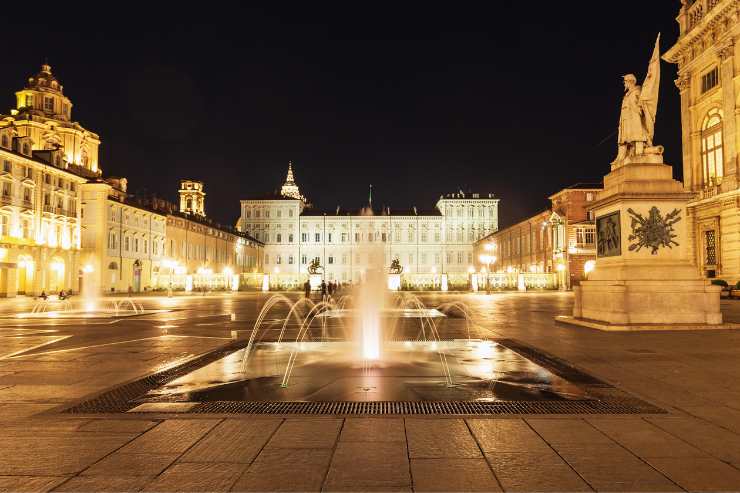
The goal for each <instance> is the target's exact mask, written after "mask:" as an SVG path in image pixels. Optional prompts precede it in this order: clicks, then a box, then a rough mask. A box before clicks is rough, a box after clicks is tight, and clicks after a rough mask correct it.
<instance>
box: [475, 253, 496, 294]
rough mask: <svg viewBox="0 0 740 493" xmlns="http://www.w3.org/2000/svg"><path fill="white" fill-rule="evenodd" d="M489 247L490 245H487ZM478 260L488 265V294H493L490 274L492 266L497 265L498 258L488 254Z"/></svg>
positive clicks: (482, 255)
mask: <svg viewBox="0 0 740 493" xmlns="http://www.w3.org/2000/svg"><path fill="white" fill-rule="evenodd" d="M486 246H489V245H486ZM478 259H479V260H480V261H481V263H482V264H486V294H488V293H490V292H491V287H490V272H491V264H495V263H496V256H495V255H488V254H485V253H484V254H481V255H480V257H478Z"/></svg>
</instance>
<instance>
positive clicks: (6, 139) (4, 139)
mask: <svg viewBox="0 0 740 493" xmlns="http://www.w3.org/2000/svg"><path fill="white" fill-rule="evenodd" d="M2 146H3V147H10V143H9V142H8V136H7V135H3V141H2Z"/></svg>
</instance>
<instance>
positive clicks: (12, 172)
mask: <svg viewBox="0 0 740 493" xmlns="http://www.w3.org/2000/svg"><path fill="white" fill-rule="evenodd" d="M16 100H17V104H16V108H14V109H12V110H10V114H9V115H0V163H1V164H2V169H1V170H0V296H8V297H11V296H15V295H16V294H29V295H38V294H40V293H41V292H46V293H51V292H56V291H59V290H61V289H65V290H69V289H72V290H77V289H78V287H79V277H80V273H79V271H78V262H79V252H80V242H81V232H80V190H81V186H82V184H83V183H85V182H86V181H87V179H88V178H91V177H96V176H98V175H99V174H100V170H99V168H98V145H99V144H100V140H99V138H98V136H97V135H96V134H94V133H92V132H89V131H87V130H85V129H84V128H83V127H82V126H80V125H79V124H78V123H76V122H73V121H72V103H71V101H70V100H69V98H67V97H66V96H65V95H64V93H63V91H62V85H61V84H60V83H59V81H58V80H57V79H56V78H55V77H54V76H53V75H52V73H51V67H50V66H49V65H47V64H44V65H42V67H41V70H40V72H39V73H38V74H36V75H35V76H33V77H29V78H28V82H27V84H26V86H25V87H24V88H23V89H21V90H20V91H18V92H17V93H16Z"/></svg>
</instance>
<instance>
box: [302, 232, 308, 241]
mask: <svg viewBox="0 0 740 493" xmlns="http://www.w3.org/2000/svg"><path fill="white" fill-rule="evenodd" d="M307 241H308V233H301V242H303V243H306V242H307Z"/></svg>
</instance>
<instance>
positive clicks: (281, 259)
mask: <svg viewBox="0 0 740 493" xmlns="http://www.w3.org/2000/svg"><path fill="white" fill-rule="evenodd" d="M275 263H276V264H282V263H283V257H281V256H280V255H278V256H277V257H275Z"/></svg>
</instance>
